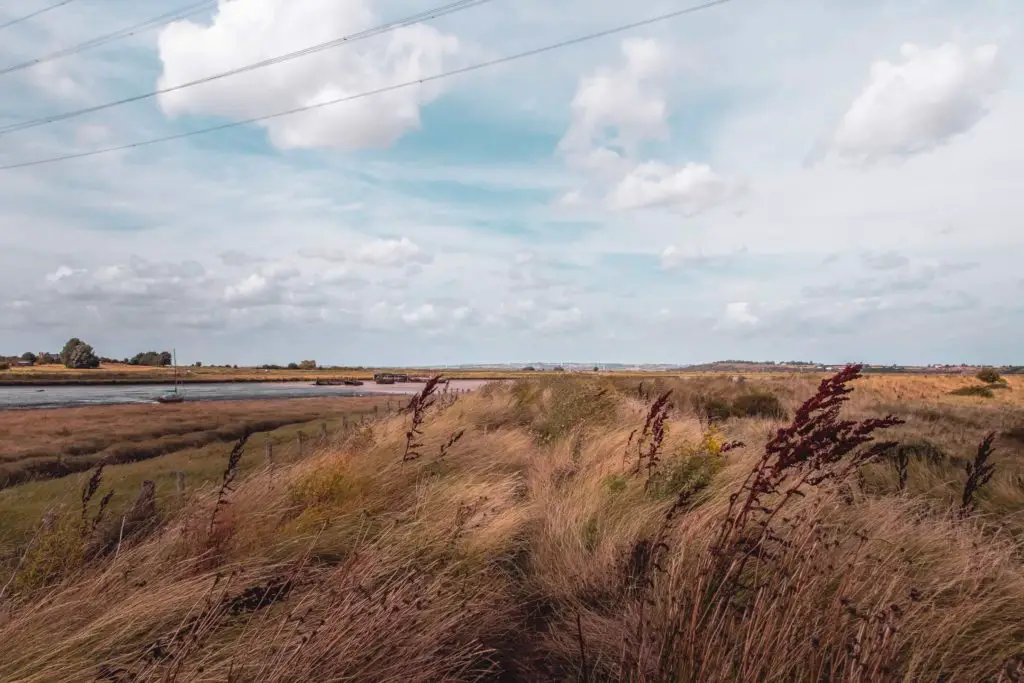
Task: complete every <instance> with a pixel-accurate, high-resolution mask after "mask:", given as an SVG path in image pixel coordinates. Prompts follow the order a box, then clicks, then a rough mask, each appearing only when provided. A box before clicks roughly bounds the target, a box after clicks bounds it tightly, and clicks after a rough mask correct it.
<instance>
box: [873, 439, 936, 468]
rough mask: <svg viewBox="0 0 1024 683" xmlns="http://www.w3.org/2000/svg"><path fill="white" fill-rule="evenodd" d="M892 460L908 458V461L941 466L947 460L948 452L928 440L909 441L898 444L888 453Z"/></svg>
mask: <svg viewBox="0 0 1024 683" xmlns="http://www.w3.org/2000/svg"><path fill="white" fill-rule="evenodd" d="M886 455H887V456H889V457H891V458H900V457H906V458H908V459H917V460H926V461H928V462H930V463H932V464H936V465H937V464H939V463H942V462H944V461H945V460H946V452H945V451H944V450H942V449H941V448H940V447H939V446H937V445H935V444H934V443H932V442H931V441H929V440H928V439H908V440H907V441H901V442H900V443H898V444H896V445H895V446H894V447H893V448H892V449H891V450H889V451H888V452H887V453H886Z"/></svg>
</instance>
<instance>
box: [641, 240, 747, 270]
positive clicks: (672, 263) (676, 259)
mask: <svg viewBox="0 0 1024 683" xmlns="http://www.w3.org/2000/svg"><path fill="white" fill-rule="evenodd" d="M746 253H747V250H746V248H740V249H736V250H732V251H728V252H720V253H712V254H705V253H703V252H701V251H699V250H694V249H683V248H680V247H677V246H675V245H674V244H670V245H669V246H667V247H665V249H664V250H662V252H661V256H660V258H659V262H660V264H661V269H662V270H678V269H680V268H683V267H687V268H705V267H708V266H723V265H726V264H728V263H730V262H732V261H734V260H736V259H737V258H738V257H740V256H742V255H743V254H746Z"/></svg>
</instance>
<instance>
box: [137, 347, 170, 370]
mask: <svg viewBox="0 0 1024 683" xmlns="http://www.w3.org/2000/svg"><path fill="white" fill-rule="evenodd" d="M171 361H172V359H171V352H170V351H143V352H142V353H137V354H135V355H134V356H133V357H132V359H131V360H129V361H128V364H129V365H150V366H153V367H158V368H159V367H164V366H166V365H170V364H171Z"/></svg>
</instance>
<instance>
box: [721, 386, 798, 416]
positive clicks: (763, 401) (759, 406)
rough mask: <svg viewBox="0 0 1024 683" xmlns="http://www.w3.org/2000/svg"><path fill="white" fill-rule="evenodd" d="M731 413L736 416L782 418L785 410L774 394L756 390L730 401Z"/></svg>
mask: <svg viewBox="0 0 1024 683" xmlns="http://www.w3.org/2000/svg"><path fill="white" fill-rule="evenodd" d="M732 413H733V415H735V416H737V417H764V418H768V419H770V420H784V419H785V418H786V410H785V408H783V407H782V403H781V402H780V401H779V398H778V397H777V396H776V395H775V394H769V393H767V392H758V393H753V394H744V395H743V396H740V397H738V398H737V399H736V400H735V401H733V402H732Z"/></svg>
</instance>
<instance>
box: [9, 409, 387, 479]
mask: <svg viewBox="0 0 1024 683" xmlns="http://www.w3.org/2000/svg"><path fill="white" fill-rule="evenodd" d="M400 400H401V399H400V398H398V399H387V398H382V397H319V398H304V399H287V400H252V401H202V402H190V403H181V404H175V405H158V404H151V405H150V404H147V405H110V406H87V407H78V408H56V409H47V410H7V411H0V487H2V486H4V485H5V483H6V482H7V481H8V480H13V481H15V482H20V481H22V478H23V477H24V476H26V473H28V472H31V473H32V476H34V477H38V478H50V477H53V476H60V475H63V474H67V473H73V472H77V471H82V470H84V469H88V468H89V467H92V466H94V465H95V464H97V463H99V462H101V461H107V462H113V463H123V462H131V461H135V460H143V459H149V458H151V457H157V456H160V455H164V454H168V453H173V452H176V451H181V450H186V449H189V448H199V447H202V446H204V445H206V444H209V443H215V442H223V441H228V440H231V439H234V438H237V436H238V433H239V431H240V430H241V429H242V428H244V427H246V426H248V427H249V428H251V429H255V430H259V431H266V430H269V429H275V428H277V427H280V426H283V425H287V424H293V423H300V422H309V421H311V420H315V419H317V418H332V417H340V416H341V415H343V414H351V415H359V414H369V413H373V411H375V410H382V409H384V408H385V407H386V406H387V405H388V404H389V403H393V405H394V407H395V408H396V409H397V407H398V405H399V401H400Z"/></svg>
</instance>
